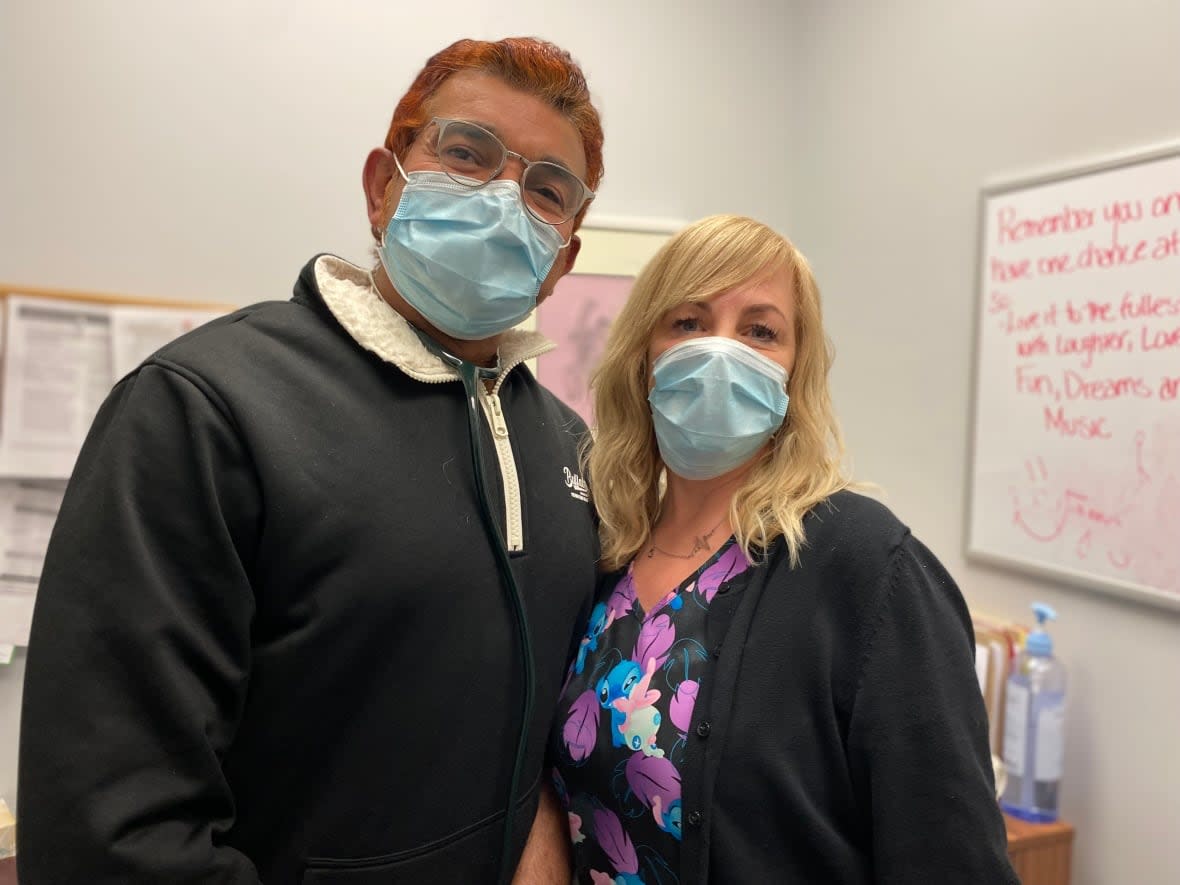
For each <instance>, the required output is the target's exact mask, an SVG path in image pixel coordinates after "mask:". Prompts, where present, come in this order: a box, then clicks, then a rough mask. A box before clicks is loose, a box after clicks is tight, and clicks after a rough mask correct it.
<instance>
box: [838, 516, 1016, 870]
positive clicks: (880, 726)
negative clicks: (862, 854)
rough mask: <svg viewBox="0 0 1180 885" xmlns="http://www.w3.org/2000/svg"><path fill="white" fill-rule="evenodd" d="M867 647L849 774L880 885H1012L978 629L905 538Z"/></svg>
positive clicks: (951, 588) (922, 551)
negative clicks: (978, 661)
mask: <svg viewBox="0 0 1180 885" xmlns="http://www.w3.org/2000/svg"><path fill="white" fill-rule="evenodd" d="M885 580H886V581H887V586H884V587H883V588H882V589H881V594H880V597H879V603H878V611H877V612H876V613H875V615H874V619H875V622H876V623H875V627H874V628H872V632H871V633H870V634H869V635H870V636H871V639H870V640H869V642H868V645H867V647H866V648H865V649H864V657H863V660H862V664H861V674H860V682H859V687H858V689H857V692H856V697H855V701H854V704H853V708H852V716H851V719H850V724H849V737H848V755H849V763H850V770H851V774H852V778H853V782H854V785H855V789H856V792H857V795H858V797H859V798H860V800H861V803H862V807H863V808H864V809H865V811H866V813H867V814H868V815H869V823H870V826H871V832H872V845H873V868H874V881H875V882H878V883H903V882H905V883H908V882H956V883H963V885H968V883H980V885H984V883H986V885H997V883H1017V882H1018V880H1017V878H1016V874H1015V873H1014V872H1013V870H1012V867H1011V864H1010V862H1009V860H1008V854H1007V836H1006V833H1005V828H1004V822H1003V818H1002V816H1001V814H1000V810H999V805H998V803H997V801H996V798H995V788H994V780H993V773H992V765H991V753H990V750H989V746H988V737H987V712H986V710H985V708H984V704H983V698H982V695H981V693H980V691H979V682H978V680H977V677H976V675H975V666H974V633H973V630H972V627H971V619H970V615H969V614H968V611H967V606H966V604H965V603H964V601H963V597H962V595H961V594H960V592H959V589H958V587H956V586H955V583H954V581H953V580H952V579H951V577H950V575H948V574H947V572H946V571H945V569H943V567H942V565H941V564H940V563H939V562H938V560H937V559H936V558H935V557H934V555H933V554H932V553H931V552H930V551H929V550H927V549H926V548H925V547H924V546H923V545H922V544H921V543H920V542H919V541H917V540H916V539H915V538H913V537H912V536H911V535H908V534H907V535H906V536H905V538H904V540H903V541H902V542H901V544H900V545H899V546H898V547H897V548H896V549H895V550H894V552H893V556H892V561H891V563H890V567H889V569H888V571H887V575H886V576H885Z"/></svg>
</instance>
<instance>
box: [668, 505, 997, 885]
mask: <svg viewBox="0 0 1180 885" xmlns="http://www.w3.org/2000/svg"><path fill="white" fill-rule="evenodd" d="M806 533H807V545H806V548H805V549H804V551H803V554H802V561H801V563H800V565H799V567H798V568H797V569H794V570H792V569H791V568H790V567H789V563H788V560H787V553H786V548H785V546H784V545H783V544H782V543H781V539H780V541H779V542H777V543H776V544H775V545H774V546H773V547H772V549H771V551H770V554H769V556H768V559H767V561H766V562H764V563H762V564H761V565H759V566H758V567H756V568H753V569H750V570H748V571H746V572H745V573H743V575H741V576H740V577H738V578H735V579H734V581H733V582H732V583H731V584H730V585H729V586H727V587H726V586H723V587H722V588H720V589H719V591H718V596H717V598H715V600H714V602H713V606H712V608H711V610H710V616H709V624H708V631H709V637H708V638H709V645H708V647H709V648H710V649H712V650H713V653H714V655H715V656H716V669H715V670H714V671H713V672H712V674H710V675H711V678H707V679H705V680H703V682H702V686H701V696H700V697H699V698H698V700H697V704H696V708H695V710H694V715H693V722H692V725H691V727H690V729H689V732H688V735H689V748H688V757H687V759H686V762H685V765H684V769H683V771H682V777H683V783H682V789H683V802H684V805H683V814H684V817H683V820H684V839H683V842H682V847H681V863H680V881H681V883H698V882H701V883H703V882H710V883H735V885H736V883H741V885H748V883H771V882H808V883H830V885H862V883H902V882H905V883H931V885H944V883H955V885H960V883H987V885H996V883H1016V882H1017V881H1018V880H1017V878H1016V875H1015V873H1014V872H1013V871H1012V868H1011V866H1010V864H1009V861H1008V857H1007V849H1006V836H1005V830H1004V823H1003V819H1002V817H1001V815H1000V811H999V808H998V806H997V803H996V800H995V794H994V786H993V774H992V767H991V761H990V752H989V748H988V738H987V718H986V711H985V709H984V705H983V699H982V697H981V694H980V691H979V684H978V681H977V678H976V675H975V667H974V637H973V631H972V627H971V621H970V617H969V614H968V611H967V608H966V605H965V604H964V601H963V597H962V595H961V594H960V592H959V590H958V588H957V587H956V586H955V583H954V581H953V580H952V579H951V577H950V576H949V575H948V574H947V573H946V571H945V570H944V569H943V567H942V565H941V564H940V563H939V562H938V560H937V559H936V558H935V557H934V555H933V554H932V553H931V552H930V551H929V550H927V549H926V547H924V546H923V545H922V544H921V542H919V541H918V540H917V539H916V538H914V537H913V535H911V534H910V532H909V530H908V529H907V528H906V527H905V526H904V525H902V524H901V523H900V522H899V521H898V520H897V519H896V517H894V516H893V514H892V513H891V512H890V511H889V510H888V509H886V508H885V507H884V506H883V505H881V504H879V503H877V502H875V501H872V500H870V499H868V498H865V497H863V496H861V495H857V494H853V493H851V492H841V493H838V494H836V495H834V496H833V497H832V498H831V499H829V501H827V502H825V503H824V504H821V505H820V506H818V507H817V508H815V509H814V510H813V511H812V512H811V513H810V514H809V515H808V516H807V518H806ZM702 726H703V727H702Z"/></svg>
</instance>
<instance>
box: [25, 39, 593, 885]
mask: <svg viewBox="0 0 1180 885" xmlns="http://www.w3.org/2000/svg"><path fill="white" fill-rule="evenodd" d="M601 176H602V127H601V124H600V122H599V117H598V113H597V112H596V111H595V109H594V107H593V105H592V104H591V102H590V96H589V91H588V89H587V87H586V82H585V79H584V77H583V75H582V72H581V70H580V69H579V67H578V65H577V64H576V63H575V62H574V61H573V59H572V58H570V56H569V55H568V54H567V53H566V52H564V51H563V50H561V49H559V48H558V47H555V46H553V45H551V44H549V43H546V42H544V41H540V40H535V39H531V38H519V39H507V40H501V41H498V42H494V43H492V42H482V41H472V40H463V41H460V42H458V43H455V44H454V45H452V46H450V47H448V48H446V49H444V50H443V51H442V52H440V53H438V54H437V55H435V56H434V57H433V58H431V59H430V60H429V61H428V62H427V64H426V66H425V67H424V68H423V69H422V71H421V72H420V73H419V75H418V77H417V79H416V80H415V81H414V83H413V85H412V86H411V88H410V90H409V92H407V93H406V95H405V97H404V98H403V99H402V100H401V102H400V103H399V104H398V106H397V109H396V111H395V113H394V116H393V121H392V124H391V125H390V128H389V133H388V136H387V138H386V141H385V145H384V146H383V147H381V148H378V149H376V150H374V151H372V153H370V154H369V156H368V159H367V160H366V162H365V164H364V173H363V185H364V192H365V197H366V201H367V214H368V221H369V225H370V228H371V230H372V232H373V236H374V239H375V242H376V252H377V260H376V261H375V262H374V266H373V267H372V268H367V267H357V266H355V265H352V264H350V263H348V262H346V261H344V260H342V259H340V258H336V257H334V256H331V255H320V256H317V257H316V258H314V259H312V260H311V261H310V262H309V263H308V264H307V266H306V267H305V268H304V269H303V271H302V273H301V274H300V276H299V279H298V281H297V283H296V286H295V294H294V297H293V298H292V299H291V300H290V301H286V302H278V301H273V302H264V303H261V304H258V305H255V306H253V307H248V308H245V309H243V310H240V311H238V312H236V313H234V314H233V315H231V316H229V317H226V318H224V319H222V320H219V321H216V322H213V323H210V324H208V325H206V326H204V327H202V328H200V329H198V330H196V331H194V332H192V333H190V334H189V335H187V336H185V337H183V338H181V339H179V340H178V341H176V342H174V343H172V344H170V345H168V346H167V347H165V348H164V349H162V350H161V351H160V352H158V353H157V354H155V355H154V356H152V357H150V358H149V359H148V360H147V361H145V362H144V364H143V365H142V366H140V368H139V369H137V370H136V371H135V372H133V373H132V374H131V375H129V376H128V377H127V378H125V379H124V380H123V381H121V382H120V383H119V385H118V386H117V387H116V388H115V390H114V391H113V392H112V393H111V395H110V397H109V398H108V400H107V402H106V403H105V404H104V406H103V408H102V410H101V411H100V413H99V414H98V416H97V418H96V419H95V422H94V426H93V428H92V430H91V432H90V435H89V438H88V439H87V442H86V445H85V447H84V449H83V451H82V454H81V456H80V458H79V461H78V464H77V467H76V468H75V471H74V475H73V479H72V480H71V483H70V486H69V489H68V491H67V494H66V499H65V502H64V503H63V505H62V509H61V513H60V516H59V519H58V523H57V526H56V527H55V530H54V534H53V538H52V541H51V543H50V548H49V553H48V557H47V559H46V562H45V567H44V571H43V575H42V579H41V585H40V588H39V592H38V596H37V603H36V612H35V615H34V624H33V633H32V639H31V642H30V651H29V659H28V667H27V676H26V685H25V692H24V709H23V722H22V738H23V739H22V743H21V755H20V814H21V850H20V852H19V855H18V861H19V863H20V873H21V877H22V881H27V882H31V883H50V882H71V883H74V882H86V883H88V885H95V883H116V882H117V883H130V882H152V883H182V882H183V883H189V882H191V883H197V882H201V883H207V882H235V883H238V882H243V883H249V882H259V881H265V882H267V883H285V882H304V883H317V885H329V883H337V882H341V883H342V882H349V883H377V882H381V883H385V882H405V883H413V882H422V883H425V882H431V883H436V882H441V883H449V882H456V883H460V882H461V883H478V882H489V883H490V882H493V881H507V880H508V878H509V877H511V876H512V875H513V873H514V871H515V873H516V880H517V881H522V882H523V881H535V882H554V881H564V880H568V875H569V867H568V860H567V858H566V857H565V856H564V855H563V854H562V853H561V852H562V851H563V850H564V845H565V838H564V835H563V833H562V832H561V829H562V828H563V827H564V826H565V816H564V814H562V813H560V812H559V811H558V810H557V807H556V805H555V804H554V803H553V802H552V797H550V796H549V795H548V794H547V793H545V792H544V790H545V789H548V788H547V787H546V788H544V789H543V788H542V786H541V783H542V780H543V779H542V777H541V770H542V757H543V755H544V746H545V743H546V738H547V733H548V728H549V723H550V720H551V718H552V716H553V712H554V706H555V703H556V700H557V697H558V695H559V693H560V687H561V680H562V678H563V676H564V670H565V664H566V661H567V658H568V656H569V654H570V651H571V646H572V645H573V644H574V642H575V641H576V637H577V636H578V634H579V627H580V625H581V624H582V623H583V622H584V620H585V618H586V616H587V613H588V606H589V600H590V596H591V593H592V590H593V583H594V574H595V560H596V558H597V541H596V532H595V522H594V517H593V513H592V509H591V506H590V504H589V503H588V501H587V500H586V499H587V495H586V493H585V483H584V481H583V478H582V477H581V476H580V475H579V474H580V473H581V472H582V471H581V468H580V467H579V461H578V454H579V445H580V444H581V442H582V441H583V437H584V434H585V430H586V428H585V426H584V425H583V424H582V422H581V421H580V420H579V419H578V418H577V417H576V415H575V414H574V413H573V412H572V411H571V410H570V409H568V408H567V407H566V406H564V405H563V404H562V403H560V402H559V401H558V400H557V399H556V398H555V397H554V396H553V395H552V394H550V393H549V392H548V391H547V390H545V389H544V388H543V387H541V386H540V385H539V384H538V383H537V382H536V380H535V379H534V378H533V377H532V375H531V374H530V373H529V372H528V370H527V369H526V368H525V367H524V366H523V365H522V363H524V361H525V360H527V359H530V358H532V357H535V356H537V355H538V354H540V353H542V352H544V351H545V350H547V349H548V347H549V346H550V345H549V344H548V343H547V342H546V341H545V340H544V339H543V338H542V337H541V336H540V335H538V334H537V333H534V332H523V331H519V330H517V329H516V328H515V327H516V325H517V324H518V323H519V322H520V320H522V319H524V318H525V317H526V316H527V315H528V314H529V313H530V312H531V311H532V310H533V309H534V308H535V306H536V305H537V304H538V303H539V302H541V301H543V300H544V299H545V298H547V297H548V296H549V295H550V294H551V293H552V292H553V287H554V285H555V284H556V283H557V281H558V280H559V279H560V278H561V277H562V276H563V275H565V274H566V273H568V272H569V271H570V269H571V268H572V267H573V264H574V260H575V257H576V256H577V253H578V248H579V245H580V243H579V240H578V237H577V235H576V233H575V231H576V230H577V228H578V225H579V224H580V222H581V220H582V218H583V217H584V215H585V211H586V207H587V205H588V204H589V202H590V200H591V199H592V198H593V196H594V192H593V189H594V188H595V187H596V186H597V184H598V181H599V179H600V178H601ZM538 809H540V811H538ZM530 833H531V834H532V835H531V836H530ZM526 843H527V845H526ZM522 857H523V861H522V860H521V858H522ZM518 864H519V866H518Z"/></svg>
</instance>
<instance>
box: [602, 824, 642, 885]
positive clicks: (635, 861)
mask: <svg viewBox="0 0 1180 885" xmlns="http://www.w3.org/2000/svg"><path fill="white" fill-rule="evenodd" d="M594 837H595V838H596V839H597V840H598V844H599V845H600V846H601V847H602V852H603V854H605V855H606V857H607V859H608V860H609V861H610V862H611V863H612V864H614V867H615V871H616V872H619V873H638V872H639V856H638V855H637V854H636V853H635V845H634V844H632V842H631V837H630V836H628V835H627V833H626V832H625V831H624V830H623V825H622V824H621V823H619V819H618V818H617V817H615V813H614V812H613V811H610V810H608V809H606V808H599V809H598V810H596V811H595V812H594Z"/></svg>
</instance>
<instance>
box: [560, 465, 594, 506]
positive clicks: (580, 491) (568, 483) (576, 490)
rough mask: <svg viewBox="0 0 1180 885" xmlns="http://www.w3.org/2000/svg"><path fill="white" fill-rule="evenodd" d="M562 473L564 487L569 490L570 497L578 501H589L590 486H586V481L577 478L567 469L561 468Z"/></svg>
mask: <svg viewBox="0 0 1180 885" xmlns="http://www.w3.org/2000/svg"><path fill="white" fill-rule="evenodd" d="M561 469H562V472H563V473H565V487H566V488H567V489H569V490H570V497H571V498H576V499H577V500H579V501H586V502H587V503H589V501H590V486H588V485H586V480H584V479H582V477H580V476H578V474H576V473H574V472H573V471H572V470H570V469H569V468H568V467H562V468H561Z"/></svg>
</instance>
